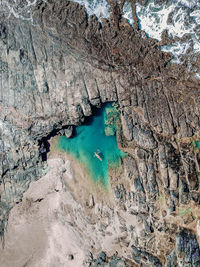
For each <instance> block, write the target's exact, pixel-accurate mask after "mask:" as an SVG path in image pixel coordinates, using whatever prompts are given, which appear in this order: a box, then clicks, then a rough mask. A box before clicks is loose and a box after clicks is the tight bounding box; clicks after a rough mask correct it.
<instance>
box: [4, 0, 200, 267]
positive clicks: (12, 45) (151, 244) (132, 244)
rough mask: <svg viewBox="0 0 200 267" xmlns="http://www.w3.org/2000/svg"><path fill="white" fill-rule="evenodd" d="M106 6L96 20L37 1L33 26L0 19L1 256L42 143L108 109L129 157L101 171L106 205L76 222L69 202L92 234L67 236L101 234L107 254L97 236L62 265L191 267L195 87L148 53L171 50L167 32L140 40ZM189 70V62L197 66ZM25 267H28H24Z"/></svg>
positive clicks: (195, 250)
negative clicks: (114, 108) (109, 105)
mask: <svg viewBox="0 0 200 267" xmlns="http://www.w3.org/2000/svg"><path fill="white" fill-rule="evenodd" d="M108 2H109V4H110V11H111V15H110V18H109V20H107V19H102V23H100V22H99V21H98V19H97V18H96V17H95V16H94V15H93V16H90V17H88V16H87V14H86V11H85V9H84V7H83V6H81V5H79V4H77V3H74V2H70V1H65V0H57V1H53V0H47V1H36V3H35V5H34V6H32V7H31V12H32V20H31V21H27V20H24V19H23V18H16V17H14V16H10V17H8V16H6V14H3V15H2V16H1V17H0V155H1V156H0V159H1V160H0V164H1V166H0V174H1V180H0V181H1V184H0V194H1V203H0V219H1V220H0V232H1V236H2V242H4V245H5V249H6V234H5V228H6V226H7V221H8V215H9V212H10V210H11V208H12V207H13V206H15V208H14V209H17V208H16V206H17V205H23V203H24V202H23V201H24V197H23V193H24V192H25V191H27V189H28V187H29V185H30V183H31V182H33V181H36V180H38V179H39V178H40V177H42V176H44V175H45V174H46V173H47V175H48V164H47V161H46V159H47V152H48V151H49V145H48V143H47V141H48V140H49V139H50V137H51V136H55V135H56V134H59V133H61V134H63V133H65V134H69V135H70V131H71V129H72V128H71V126H73V127H74V126H76V125H80V124H81V123H83V121H84V118H85V117H86V116H91V115H92V106H100V105H101V103H104V102H108V101H117V102H118V103H119V104H120V111H121V124H122V132H123V135H122V136H121V138H119V140H118V142H119V145H120V146H121V148H122V149H123V150H124V151H126V152H128V154H129V156H128V157H126V158H125V159H124V160H123V173H121V174H117V173H111V192H110V193H109V194H110V198H111V199H112V202H113V203H114V205H113V203H112V204H111V203H104V202H103V204H101V205H100V204H98V205H97V206H96V205H93V206H94V207H91V208H90V214H89V215H86V209H87V207H85V206H86V204H85V203H81V201H79V200H78V199H76V195H75V196H74V197H75V200H74V204H73V205H81V206H82V209H83V210H82V221H83V222H85V221H87V224H88V225H90V224H91V225H94V228H91V229H92V230H91V229H90V228H87V227H90V226H87V227H86V228H84V227H83V228H82V230H81V231H78V230H77V229H76V230H75V232H77V235H78V233H79V236H81V235H82V234H83V235H85V234H86V232H87V231H88V230H87V231H86V229H90V231H95V234H96V235H97V236H98V234H99V235H101V236H109V235H110V236H111V240H112V241H110V243H109V244H110V246H111V249H110V250H109V249H108V248H106V247H103V245H102V247H101V244H102V242H103V241H102V240H103V239H101V238H103V237H101V238H100V239H98V238H97V237H95V238H97V240H99V241H98V242H99V243H98V242H97V243H98V246H96V247H95V245H92V239H89V238H88V241H87V242H88V243H87V244H88V245H85V247H86V251H84V252H80V253H83V256H82V257H81V259H83V262H84V263H83V262H82V263H77V264H78V265H73V264H71V263H66V266H167V267H169V266H188V267H189V266H191V267H193V266H199V265H200V248H199V240H200V228H199V227H200V226H199V225H200V215H199V204H200V192H199V175H200V170H199V163H200V154H199V153H200V147H199V141H200V123H199V116H200V87H199V85H200V81H199V80H198V79H197V77H196V76H195V75H193V73H191V72H188V70H187V68H186V66H185V65H184V64H182V65H178V64H172V63H170V60H171V58H172V56H171V54H169V53H164V52H161V51H160V50H159V49H158V48H159V45H160V44H161V43H162V44H165V43H167V42H170V39H169V38H168V37H167V35H166V34H163V39H162V41H161V42H160V43H159V42H158V41H156V40H154V39H151V38H147V36H146V35H145V33H144V32H142V31H141V30H139V29H138V23H135V24H134V25H135V26H131V25H130V24H129V23H128V22H127V20H126V19H124V18H121V13H122V8H123V4H124V1H111V0H110V1H108ZM132 2H133V4H132V6H133V13H134V4H135V2H136V1H132ZM137 2H139V1H137ZM140 2H142V1H140ZM134 19H135V20H136V16H134ZM199 63H200V62H199V58H198V56H197V57H196V63H195V64H196V65H195V66H196V68H198V66H199V65H200V64H199ZM69 127H70V128H69ZM39 181H40V180H38V181H37V182H39ZM37 182H36V183H37ZM65 190H67V191H69V193H70V190H69V188H68V189H65ZM41 198H43V195H42V194H41V195H40V199H41ZM34 201H35V199H31V200H30V202H31V203H33V202H34ZM91 201H92V200H91ZM41 203H42V202H40V201H37V205H38V206H39V205H40V204H41ZM75 203H76V204H75ZM91 203H92V202H91ZM73 205H72V206H73ZM114 206H116V208H114ZM60 208H61V207H59V209H60ZM14 209H13V210H14ZM72 210H73V209H72ZM95 210H99V211H98V212H99V215H98V216H97V217H96V218H95V219H94V221H92V216H93V214H94V213H95ZM11 212H12V211H11ZM73 216H74V213H73V212H72V218H73V220H74V224H76V225H77V227H80V225H79V224H80V223H81V222H80V221H81V220H78V219H79V218H78V217H77V218H76V217H73ZM47 217H48V216H47ZM95 220H96V221H95ZM115 220H118V224H119V227H118V228H115V226H116V225H118V224H117V222H116V221H115ZM11 222H12V219H11ZM8 227H12V225H11V226H9V225H8ZM66 227H67V226H66ZM63 231H64V230H63ZM66 231H67V230H66ZM84 231H85V232H84ZM114 233H115V234H114ZM112 235H113V236H114V238H113V239H112ZM116 236H117V237H116ZM115 238H116V240H115ZM82 240H83V239H82ZM113 240H115V241H113ZM25 242H28V241H25ZM115 242H116V243H115ZM116 244H117V245H116ZM83 246H84V244H83ZM90 246H93V248H92V249H91V247H90ZM105 248H106V249H107V251H106V250H105ZM90 251H92V252H91V253H92V254H90V257H88V253H89V252H90ZM102 251H103V252H102ZM2 253H3V252H2ZM4 255H6V254H4ZM81 255H82V254H81ZM4 257H6V256H4ZM69 257H71V258H72V257H73V256H72V255H71V256H69ZM26 260H27V262H28V260H30V258H28V257H27V259H26ZM5 262H6V261H5ZM23 264H26V262H23ZM31 264H32V265H31ZM42 264H43V265H42ZM49 264H50V265H49V266H55V265H53V264H52V265H51V261H50V263H49ZM81 264H82V265H81ZM84 264H85V265H84ZM108 264H110V265H108ZM117 264H118V265H117ZM2 266H9V267H10V266H17V265H2ZM18 266H24V265H18ZM26 266H38V265H34V264H33V263H31V260H30V264H29V263H27V265H26ZM41 266H47V265H45V263H42V262H41ZM60 266H63V265H60Z"/></svg>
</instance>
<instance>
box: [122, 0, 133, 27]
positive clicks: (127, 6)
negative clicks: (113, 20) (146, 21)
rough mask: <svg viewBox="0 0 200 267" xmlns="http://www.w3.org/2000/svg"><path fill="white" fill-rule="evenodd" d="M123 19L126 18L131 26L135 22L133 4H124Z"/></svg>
mask: <svg viewBox="0 0 200 267" xmlns="http://www.w3.org/2000/svg"><path fill="white" fill-rule="evenodd" d="M122 17H124V18H126V19H127V20H128V22H129V23H130V24H131V25H133V23H134V20H133V16H132V8H131V3H130V2H126V3H125V4H124V6H123V13H122Z"/></svg>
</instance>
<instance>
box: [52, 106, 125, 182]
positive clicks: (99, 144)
mask: <svg viewBox="0 0 200 267" xmlns="http://www.w3.org/2000/svg"><path fill="white" fill-rule="evenodd" d="M113 110H114V111H115V108H113V107H112V106H111V104H106V105H105V106H104V107H103V108H101V109H100V110H99V111H98V112H97V114H96V115H95V116H94V117H92V118H91V120H90V121H89V123H87V125H82V126H78V127H77V128H76V133H75V136H74V137H73V138H69V139H68V138H66V137H65V136H61V137H59V139H58V144H57V145H58V149H61V150H64V151H66V152H67V153H69V154H70V155H71V156H73V157H74V158H76V159H77V160H78V161H79V162H80V163H82V164H83V165H84V166H85V167H86V169H87V170H88V172H89V174H90V176H91V177H92V178H93V180H94V181H97V182H101V183H102V184H103V185H105V186H108V185H109V177H108V170H109V168H110V167H114V168H117V167H120V163H121V158H123V157H125V156H126V154H125V153H124V152H122V151H121V150H120V149H119V148H118V146H117V140H116V135H115V131H116V123H117V119H118V118H117V117H118V115H119V114H118V115H116V113H115V116H109V112H112V111H113ZM106 124H107V126H106ZM105 130H106V133H107V134H111V135H110V136H107V135H106V134H105ZM94 152H99V156H100V157H101V158H102V161H100V160H99V159H98V158H97V157H95V156H94Z"/></svg>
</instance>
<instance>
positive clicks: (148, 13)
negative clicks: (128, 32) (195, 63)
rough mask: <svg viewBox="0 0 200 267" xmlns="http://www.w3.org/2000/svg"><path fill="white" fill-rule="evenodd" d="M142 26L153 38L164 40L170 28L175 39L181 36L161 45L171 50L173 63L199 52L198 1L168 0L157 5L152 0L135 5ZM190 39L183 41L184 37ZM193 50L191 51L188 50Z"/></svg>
mask: <svg viewBox="0 0 200 267" xmlns="http://www.w3.org/2000/svg"><path fill="white" fill-rule="evenodd" d="M136 13H137V16H138V19H139V22H140V27H141V29H142V30H144V31H145V32H146V33H147V35H148V36H149V37H151V38H155V39H157V40H159V41H161V37H162V33H163V31H165V30H167V32H168V35H169V36H170V37H172V38H177V37H178V38H180V41H176V42H175V43H173V44H172V45H168V46H163V47H161V50H162V51H168V52H171V53H172V54H173V56H174V60H173V61H174V62H178V63H180V58H181V56H182V55H191V53H200V40H199V33H198V30H197V26H198V25H199V23H200V4H198V0H177V1H168V2H167V3H165V4H162V5H158V4H157V5H156V4H155V3H154V1H153V0H151V1H149V2H148V4H147V5H146V6H142V5H140V4H136ZM186 36H187V38H186V39H185V40H184V41H182V40H181V39H182V38H183V37H186ZM189 48H191V49H190V52H188V51H189V50H188V49H189Z"/></svg>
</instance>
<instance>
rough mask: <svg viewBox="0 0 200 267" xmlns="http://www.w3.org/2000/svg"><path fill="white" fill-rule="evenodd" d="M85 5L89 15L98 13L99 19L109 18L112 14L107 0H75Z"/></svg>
mask: <svg viewBox="0 0 200 267" xmlns="http://www.w3.org/2000/svg"><path fill="white" fill-rule="evenodd" d="M74 2H77V3H79V4H81V5H83V6H85V8H86V11H87V13H88V15H89V16H90V15H94V14H95V15H96V16H97V18H98V19H101V18H108V17H109V15H110V10H109V5H108V3H107V2H106V1H105V0H88V1H87V0H75V1H74Z"/></svg>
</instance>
